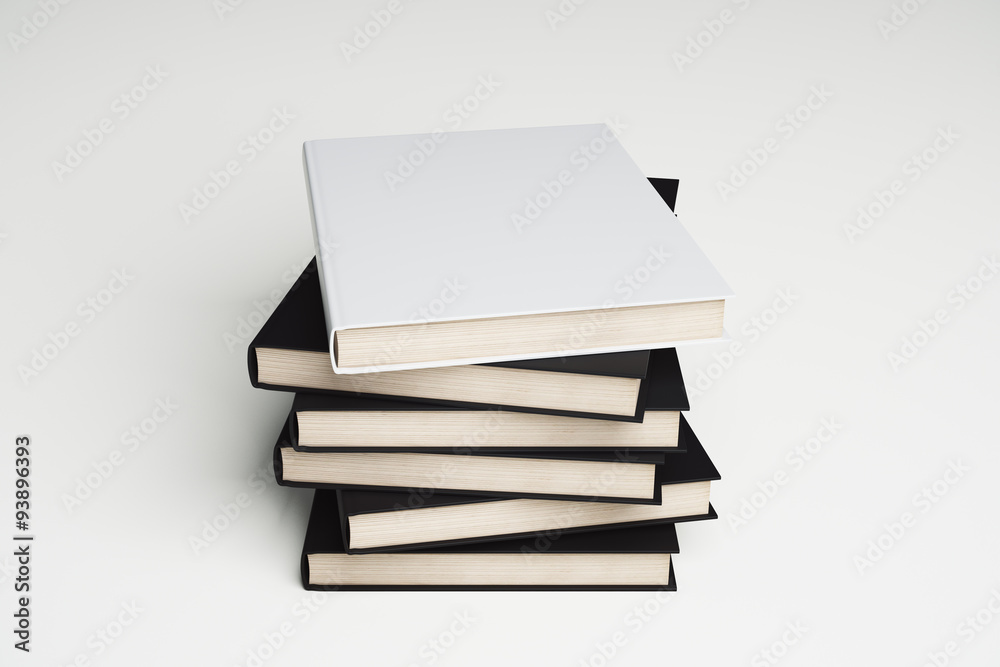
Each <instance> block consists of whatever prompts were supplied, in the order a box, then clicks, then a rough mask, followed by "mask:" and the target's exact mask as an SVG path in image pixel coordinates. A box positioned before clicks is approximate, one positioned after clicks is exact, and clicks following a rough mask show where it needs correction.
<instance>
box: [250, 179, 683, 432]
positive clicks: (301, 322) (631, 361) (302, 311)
mask: <svg viewBox="0 0 1000 667" xmlns="http://www.w3.org/2000/svg"><path fill="white" fill-rule="evenodd" d="M649 181H650V182H651V183H652V184H653V186H654V187H655V188H656V190H657V192H658V193H659V194H660V196H661V197H662V198H663V199H664V201H665V202H666V203H667V204H668V205H669V206H670V208H671V209H673V207H674V203H675V201H676V196H677V186H678V181H676V180H672V179H657V178H651V179H649ZM257 348H274V349H286V350H302V351H308V352H318V353H321V354H329V341H328V340H327V330H326V321H325V319H324V315H323V300H322V295H321V292H320V285H319V280H318V279H317V273H316V260H315V259H313V261H312V262H310V263H309V265H308V266H307V267H306V269H305V270H304V271H303V272H302V275H300V276H299V278H298V280H296V281H295V283H294V284H293V285H292V286H291V288H290V289H289V291H288V294H286V295H285V297H284V299H282V301H281V303H280V304H278V307H277V308H275V310H274V312H273V313H271V316H270V317H269V318H268V320H267V322H265V323H264V326H263V327H262V328H261V330H260V331H259V332H258V334H257V336H256V337H254V339H253V341H251V343H250V346H249V347H248V349H247V368H248V370H249V373H250V383H251V384H252V385H253V386H254V387H259V388H263V389H272V390H278V391H293V392H294V391H308V392H311V393H329V394H334V395H348V396H350V395H358V393H359V392H351V391H339V390H323V389H315V388H308V387H295V386H289V385H272V384H268V383H262V382H260V381H259V379H258V373H257V371H258V369H257ZM648 361H649V352H648V351H647V350H637V351H632V352H615V353H609V354H592V355H581V356H569V357H555V358H548V359H531V360H524V361H509V362H498V363H493V364H485V365H487V366H500V367H506V368H520V369H524V370H537V371H549V372H564V373H583V374H587V375H607V376H615V377H631V378H645V376H646V368H647V364H648ZM645 385H646V382H645V381H644V382H642V383H641V385H640V389H639V396H638V400H637V402H636V409H635V413H634V414H633V415H631V416H629V415H624V416H623V415H613V414H604V413H590V412H573V411H566V410H547V409H544V408H532V407H524V406H518V405H496V404H483V403H471V402H467V401H446V400H440V399H430V398H421V397H414V396H388V397H389V398H397V399H399V400H405V401H412V402H417V403H431V404H435V405H454V406H481V407H490V408H503V409H505V410H511V411H515V412H534V413H540V414H557V415H565V416H569V417H585V418H595V419H610V420H616V421H642V414H643V405H644V404H645V392H646V387H645ZM369 395H372V396H385V395H381V394H369Z"/></svg>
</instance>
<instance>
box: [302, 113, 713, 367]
mask: <svg viewBox="0 0 1000 667" xmlns="http://www.w3.org/2000/svg"><path fill="white" fill-rule="evenodd" d="M303 162H304V166H305V173H306V184H307V189H308V194H309V203H310V210H311V213H312V219H313V228H314V232H315V241H316V255H317V258H318V262H319V272H320V284H321V286H322V292H323V303H324V308H325V311H326V322H327V327H328V330H329V335H330V356H331V358H332V360H333V368H334V371H336V372H337V373H363V372H373V371H391V370H405V369H414V368H430V367H437V366H453V365H460V364H481V363H490V362H498V361H511V360H518V359H534V358H544V357H554V356H563V355H577V354H594V353H603V352H618V351H624V350H635V349H650V348H658V347H674V346H676V345H679V344H682V343H686V342H692V341H702V340H712V339H719V338H721V337H722V336H723V329H722V315H723V306H724V300H725V299H726V298H727V297H729V296H731V295H732V293H731V290H730V289H729V287H728V286H727V285H726V282H725V281H724V280H723V279H722V277H721V276H720V275H719V273H718V271H716V269H715V267H713V266H712V263H711V262H710V261H709V260H708V258H707V257H705V255H704V253H702V252H701V250H700V249H699V248H698V246H697V245H696V244H695V243H694V241H693V239H692V238H691V237H690V236H689V235H688V233H687V232H686V231H685V230H684V228H683V227H682V226H681V224H680V223H679V222H678V221H677V218H676V217H675V216H674V214H673V212H672V211H671V210H670V208H669V207H668V206H667V205H666V204H665V203H664V202H663V200H662V199H661V198H660V196H659V195H658V194H657V192H656V190H655V189H654V188H653V186H652V185H651V184H650V183H649V181H648V180H647V179H646V178H645V176H644V175H643V174H642V172H641V171H640V170H639V168H638V166H637V165H636V164H635V162H633V161H632V159H631V158H630V157H629V156H628V154H627V153H626V152H625V150H624V148H623V147H622V146H621V144H620V143H619V142H618V141H617V139H616V137H615V135H614V134H613V133H612V131H611V130H610V128H608V126H607V125H603V124H598V125H571V126H562V127H538V128H524V129H512V130H484V131H472V132H454V133H435V134H426V135H400V136H387V137H364V138H352V139H327V140H318V141H307V142H305V144H304V146H303Z"/></svg>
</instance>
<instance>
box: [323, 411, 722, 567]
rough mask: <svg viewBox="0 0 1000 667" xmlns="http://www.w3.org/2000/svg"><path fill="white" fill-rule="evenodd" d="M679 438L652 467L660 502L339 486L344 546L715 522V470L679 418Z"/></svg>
mask: <svg viewBox="0 0 1000 667" xmlns="http://www.w3.org/2000/svg"><path fill="white" fill-rule="evenodd" d="M681 438H682V440H683V441H685V444H686V449H687V451H686V453H684V454H678V455H676V456H670V457H668V458H667V460H666V463H665V464H664V465H661V466H657V475H656V483H657V484H659V485H660V487H661V493H660V495H661V501H660V504H659V505H636V504H630V505H626V504H606V503H585V502H575V501H565V500H523V499H518V500H510V499H502V498H491V497H484V496H474V495H468V494H465V495H458V494H449V493H433V494H430V495H428V496H426V497H425V496H415V495H412V494H405V493H391V492H384V491H367V490H366V491H361V490H351V489H344V490H341V491H338V494H339V496H338V498H339V504H340V511H341V515H340V528H341V532H342V536H343V540H344V544H345V546H346V548H347V551H348V553H352V554H353V553H374V552H388V551H400V550H411V549H423V548H428V547H437V546H446V545H455V544H472V543H476V542H485V541H495V540H499V539H512V538H520V537H531V536H544V537H551V536H553V535H562V534H566V533H577V532H586V531H592V530H602V529H607V528H619V527H625V526H636V525H646V524H654V523H678V522H682V521H698V520H704V519H715V518H717V516H718V515H717V514H716V513H715V510H713V509H712V506H711V504H710V503H709V492H710V487H711V482H712V481H716V480H719V479H721V476H720V475H719V471H718V470H717V469H716V467H715V464H713V463H712V460H711V459H710V458H709V456H708V453H707V452H706V451H705V448H704V447H703V446H702V444H701V442H699V440H698V438H697V436H695V434H694V432H693V431H692V430H691V427H690V426H689V425H688V423H687V421H686V420H684V421H682V425H681ZM428 510H429V511H428Z"/></svg>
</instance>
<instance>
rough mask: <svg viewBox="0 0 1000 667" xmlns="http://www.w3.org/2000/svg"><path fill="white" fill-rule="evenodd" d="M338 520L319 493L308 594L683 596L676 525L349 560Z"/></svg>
mask: <svg viewBox="0 0 1000 667" xmlns="http://www.w3.org/2000/svg"><path fill="white" fill-rule="evenodd" d="M339 521H340V520H339V509H338V507H337V494H336V492H334V491H330V490H324V489H318V490H317V491H316V492H315V496H314V497H313V504H312V511H311V512H310V515H309V526H308V528H307V529H306V539H305V545H304V546H303V548H302V583H303V585H304V586H305V587H306V588H307V589H309V590H323V591H330V590H623V591H624V590H666V591H674V590H677V584H676V581H675V579H674V569H673V562H672V559H671V554H675V553H678V552H679V551H680V547H679V546H678V543H677V532H676V530H675V529H674V525H673V524H657V525H648V526H637V527H632V528H616V529H611V530H598V531H593V532H589V533H571V534H564V535H562V536H552V537H541V538H522V539H514V540H503V541H497V542H484V543H478V544H468V545H462V546H452V547H441V548H435V549H423V550H421V551H413V552H406V551H404V552H393V553H373V554H351V555H349V554H348V553H347V550H346V549H345V548H344V542H343V538H342V536H341V533H340V526H339Z"/></svg>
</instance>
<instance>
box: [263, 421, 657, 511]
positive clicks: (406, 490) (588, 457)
mask: <svg viewBox="0 0 1000 667" xmlns="http://www.w3.org/2000/svg"><path fill="white" fill-rule="evenodd" d="M289 421H290V419H289V420H288V421H286V422H285V425H284V427H283V428H282V430H281V433H280V434H278V440H277V442H275V444H274V450H273V456H272V461H273V464H274V478H275V480H276V481H277V483H278V484H279V485H281V486H289V487H299V488H306V489H329V490H334V491H336V490H341V489H351V490H365V491H388V492H397V493H402V494H404V495H423V496H426V495H430V494H436V493H452V494H462V495H474V496H477V497H479V496H487V497H490V498H540V499H542V500H585V501H594V502H616V503H636V504H640V505H656V504H659V502H660V498H661V493H662V492H661V486H662V483H661V482H660V481H659V480H660V468H661V467H662V466H663V461H664V460H665V459H664V458H663V457H662V456H661V453H660V452H637V451H635V450H629V449H621V450H614V451H604V450H589V449H588V450H566V451H563V450H544V451H543V450H530V451H517V452H505V453H503V456H504V458H525V459H559V460H567V461H607V462H615V461H621V462H622V463H624V464H633V463H635V464H652V465H655V466H656V473H655V475H656V476H655V478H654V483H653V497H652V498H649V499H646V498H619V497H615V496H598V495H556V494H551V493H513V492H511V493H499V492H494V491H490V492H486V491H483V492H477V491H472V490H469V489H425V488H415V487H400V486H368V485H351V484H327V483H323V482H299V481H295V480H288V479H285V476H284V469H283V465H282V460H281V451H282V449H292V447H291V445H290V441H289V435H288V422H289ZM398 453H400V454H405V453H410V452H398ZM318 454H319V455H320V456H322V452H318ZM454 455H458V456H476V455H485V456H500V454H486V453H484V452H476V453H472V452H465V453H460V454H454Z"/></svg>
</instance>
